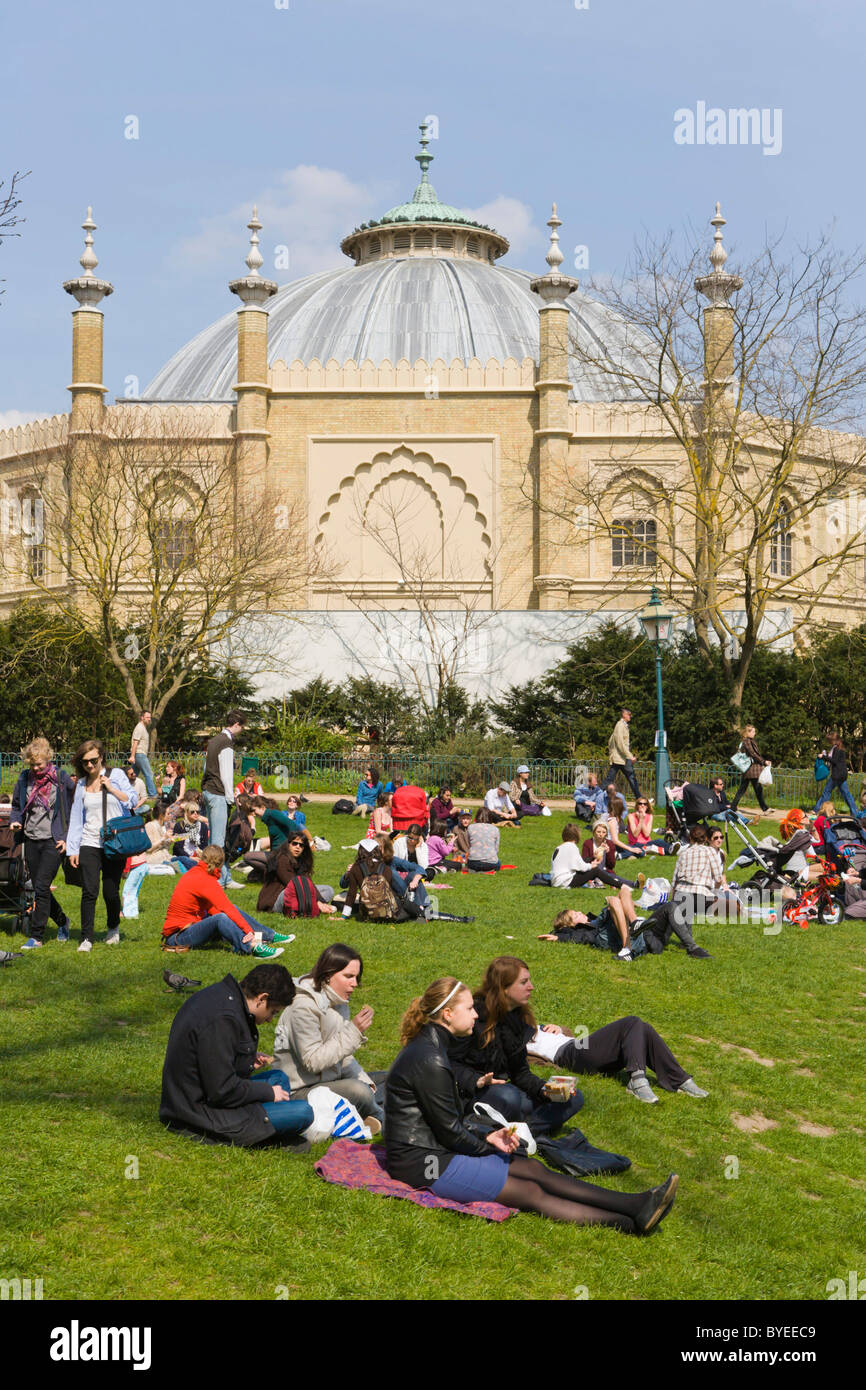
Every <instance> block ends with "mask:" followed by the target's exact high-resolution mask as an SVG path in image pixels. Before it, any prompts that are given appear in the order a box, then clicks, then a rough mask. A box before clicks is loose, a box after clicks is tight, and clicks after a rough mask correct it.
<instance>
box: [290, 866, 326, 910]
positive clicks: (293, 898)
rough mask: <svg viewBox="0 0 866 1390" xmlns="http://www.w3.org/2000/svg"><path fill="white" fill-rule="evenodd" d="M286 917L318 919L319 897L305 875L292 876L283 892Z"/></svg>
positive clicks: (314, 886) (311, 882)
mask: <svg viewBox="0 0 866 1390" xmlns="http://www.w3.org/2000/svg"><path fill="white" fill-rule="evenodd" d="M283 912H284V913H285V915H286V917H318V915H319V895H318V894H317V892H316V885H315V884H314V883H313V880H312V879H311V878H309V877H308V876H307V874H292V876H291V878H290V879H289V881H288V883H287V884H286V887H285V890H284V892H283Z"/></svg>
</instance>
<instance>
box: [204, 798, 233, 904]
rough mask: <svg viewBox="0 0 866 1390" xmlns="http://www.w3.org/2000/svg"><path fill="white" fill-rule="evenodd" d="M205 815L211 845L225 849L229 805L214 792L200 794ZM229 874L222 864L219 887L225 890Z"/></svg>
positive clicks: (225, 866)
mask: <svg viewBox="0 0 866 1390" xmlns="http://www.w3.org/2000/svg"><path fill="white" fill-rule="evenodd" d="M201 795H202V801H203V802H204V809H205V815H206V816H207V824H208V832H209V839H210V843H211V844H212V845H218V846H219V848H220V849H222V850H224V849H225V847H226V826H227V825H228V819H229V804H228V802H227V801H226V799H225V797H224V796H217V794H216V792H202V794H201ZM230 878H231V874H230V873H229V866H228V864H223V866H222V869H221V871H220V887H221V888H225V886H226V884H227V883H228V881H229V879H230Z"/></svg>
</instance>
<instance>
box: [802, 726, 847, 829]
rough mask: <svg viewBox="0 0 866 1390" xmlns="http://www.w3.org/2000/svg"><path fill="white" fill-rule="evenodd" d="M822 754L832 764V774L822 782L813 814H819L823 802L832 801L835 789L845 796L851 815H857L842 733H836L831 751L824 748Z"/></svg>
mask: <svg viewBox="0 0 866 1390" xmlns="http://www.w3.org/2000/svg"><path fill="white" fill-rule="evenodd" d="M820 756H821V757H822V758H824V759H826V761H827V762H828V763H829V764H830V776H829V777H828V778H827V779H826V781H825V782H824V783H823V784H822V786H821V789H820V791H819V792H818V800H817V801H816V802H815V809H814V811H813V812H812V814H813V815H815V816H817V814H818V812H819V810H820V809H821V803H822V802H823V801H832V800H833V793H834V791H837V790H838V791H840V792H841V793H842V795H843V796H844V798H845V801H846V802H847V805H848V810H849V811H850V812H851V815H852V816H856V815H857V807H856V805H855V803H854V798H853V796H852V795H851V789H850V788H849V786H848V754H847V753H846V752H845V747H844V745H843V743H842V735H841V734H834V735H833V746H832V747H831V749H830V751H829V752H828V751H827V750H826V749H824V751H823V752H822V753H821V755H820ZM828 786H829V788H830V792H829V795H828V794H827V787H828Z"/></svg>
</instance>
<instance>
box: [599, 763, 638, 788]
mask: <svg viewBox="0 0 866 1390" xmlns="http://www.w3.org/2000/svg"><path fill="white" fill-rule="evenodd" d="M618 772H621V773H622V775H623V777H624V778H625V780H626V781H627V782H628V784H629V786H630V787H631V789H632V791H633V792H634V794H635V796H640V787H639V786H638V784H637V778H636V777H635V775H634V762H633V760H631V759H629V761H628V762H627V763H611V765H610V767H609V768H608V770H607V776H606V777H605V779H604V785H605V786H608V785H609V784H610V783H611V782H613V784H614V786H616V774H617V773H618Z"/></svg>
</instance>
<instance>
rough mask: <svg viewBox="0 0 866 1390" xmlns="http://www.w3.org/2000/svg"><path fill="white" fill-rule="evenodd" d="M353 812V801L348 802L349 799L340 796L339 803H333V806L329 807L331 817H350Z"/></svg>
mask: <svg viewBox="0 0 866 1390" xmlns="http://www.w3.org/2000/svg"><path fill="white" fill-rule="evenodd" d="M354 810H355V803H354V801H350V800H349V798H348V797H346V796H341V797H340V799H339V801H335V802H334V804H333V806H332V807H331V815H332V816H351V815H352V814H353V812H354Z"/></svg>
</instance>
